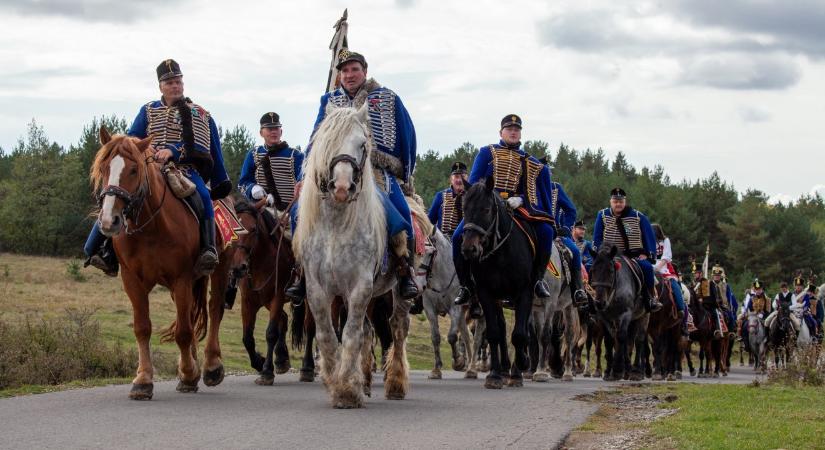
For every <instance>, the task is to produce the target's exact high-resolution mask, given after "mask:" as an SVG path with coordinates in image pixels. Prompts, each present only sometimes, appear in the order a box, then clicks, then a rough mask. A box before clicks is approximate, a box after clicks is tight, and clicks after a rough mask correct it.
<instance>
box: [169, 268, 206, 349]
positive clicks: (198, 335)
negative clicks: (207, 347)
mask: <svg viewBox="0 0 825 450" xmlns="http://www.w3.org/2000/svg"><path fill="white" fill-rule="evenodd" d="M208 285H209V277H200V278H198V279H197V280H195V283H194V284H193V286H192V294H193V297H194V300H195V301H194V303H193V305H192V314H191V318H192V327H193V332H192V335H193V336H194V338H195V339H197V340H198V341H202V340H203V338H205V337H206V327H207V322H208V319H209V311H208V309H207V307H206V294H207V287H208ZM177 328H178V322H177V320H173V321H172V323H171V324H169V327H168V328H166V329H165V330H163V331H161V333H160V342H161V343H162V344H163V343H167V342H173V341H174V340H175V333H176V332H177Z"/></svg>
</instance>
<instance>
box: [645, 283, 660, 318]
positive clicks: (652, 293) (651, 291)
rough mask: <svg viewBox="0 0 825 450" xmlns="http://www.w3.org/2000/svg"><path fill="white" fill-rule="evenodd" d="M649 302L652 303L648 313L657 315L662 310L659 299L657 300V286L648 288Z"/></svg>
mask: <svg viewBox="0 0 825 450" xmlns="http://www.w3.org/2000/svg"><path fill="white" fill-rule="evenodd" d="M646 290H647V300H648V302H649V303H650V306H649V308H648V311H650V312H653V313H655V312H656V311H659V310H660V309H662V304H661V303H659V299H657V298H656V297H657V295H656V286H648V287H647V289H646Z"/></svg>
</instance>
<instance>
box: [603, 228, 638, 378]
mask: <svg viewBox="0 0 825 450" xmlns="http://www.w3.org/2000/svg"><path fill="white" fill-rule="evenodd" d="M617 253H618V249H617V248H616V246H613V245H607V244H605V245H602V247H601V248H600V249H599V251H598V253H597V255H596V259H595V261H594V262H593V268H592V269H591V271H590V285H591V286H592V287H593V289H594V290H595V291H596V296H595V299H594V304H595V306H596V311H597V313H598V316H599V318H600V319H601V320H602V323H603V324H604V327H605V330H606V331H607V333H606V335H605V346H606V350H607V351H606V356H607V367H606V370H605V372H604V379H605V381H616V380H621V379H624V378H629V379H632V380H641V379H642V378H643V373H644V372H643V371H644V367H642V358H641V356H642V355H640V354H638V352H639V351H640V350H642V349H643V347H642V346H643V345H646V339H645V337H646V336H645V334H646V326H647V323H646V321H645V320H644V319H645V318H646V315H647V311H646V309H645V307H644V302H643V300H642V296H641V293H642V282H641V273H639V274H638V275H637V274H635V273H634V271H633V269H632V268H631V267H630V264H632V263H630V262H628V260H626V259H624V258H621V257H619V256H617ZM633 344H635V346H636V347H637V357H636V360H635V361H634V362H631V361H632V360H631V358H630V354H631V350H632V348H633Z"/></svg>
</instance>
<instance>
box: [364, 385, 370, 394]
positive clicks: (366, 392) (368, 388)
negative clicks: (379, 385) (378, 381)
mask: <svg viewBox="0 0 825 450" xmlns="http://www.w3.org/2000/svg"><path fill="white" fill-rule="evenodd" d="M364 395H366V396H367V397H372V388H371V387H370V386H367V385H364Z"/></svg>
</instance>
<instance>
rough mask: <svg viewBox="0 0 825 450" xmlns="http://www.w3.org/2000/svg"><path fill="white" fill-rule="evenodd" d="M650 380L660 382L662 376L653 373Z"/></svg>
mask: <svg viewBox="0 0 825 450" xmlns="http://www.w3.org/2000/svg"><path fill="white" fill-rule="evenodd" d="M650 379H651V380H653V381H662V374H660V373H654V374H653V377H651V378H650Z"/></svg>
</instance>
